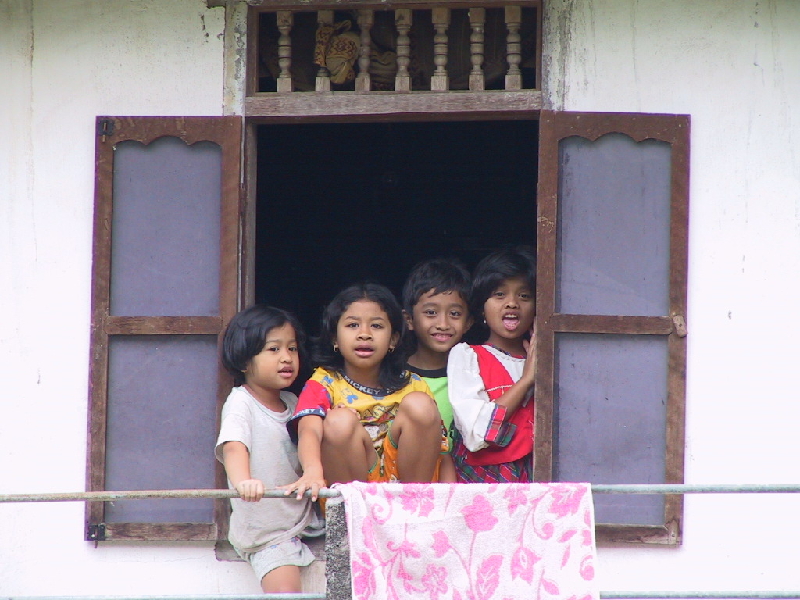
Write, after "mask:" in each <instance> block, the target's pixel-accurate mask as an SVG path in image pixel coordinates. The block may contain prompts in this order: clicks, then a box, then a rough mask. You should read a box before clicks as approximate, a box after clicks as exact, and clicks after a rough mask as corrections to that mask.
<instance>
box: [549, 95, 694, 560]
mask: <svg viewBox="0 0 800 600" xmlns="http://www.w3.org/2000/svg"><path fill="white" fill-rule="evenodd" d="M689 124H690V120H689V117H688V116H686V115H648V114H624V113H555V112H551V111H544V110H543V111H542V112H541V117H540V128H539V148H540V152H539V190H538V191H539V202H538V219H537V253H538V266H537V277H538V288H537V296H536V300H537V313H538V314H537V353H538V357H537V358H538V363H537V374H536V432H535V435H536V447H535V456H534V477H535V479H536V480H538V481H550V480H551V479H552V475H553V455H552V448H553V423H552V418H553V415H554V385H555V381H554V369H555V365H554V361H555V332H557V331H558V332H577V333H597V334H624V335H641V334H645V335H648V334H649V335H667V336H669V337H668V339H667V349H668V361H669V365H668V369H669V370H668V377H667V407H666V447H667V452H666V457H665V458H666V464H665V473H664V477H665V482H666V483H683V480H684V454H685V419H686V416H685V413H686V409H685V407H686V336H685V333H682V332H679V331H676V330H675V327H674V325H673V318H674V317H680V318H682V319H684V320H685V319H686V312H687V311H686V309H687V305H686V302H687V301H686V298H687V265H688V193H689ZM615 132H619V133H623V134H626V135H628V136H630V137H631V138H633V139H634V140H636V141H642V140H645V139H656V140H660V141H664V142H667V143H669V144H670V146H671V150H672V154H671V163H670V164H671V167H670V168H671V179H670V181H671V197H670V204H671V212H670V257H669V260H670V273H669V286H670V288H669V314H667V315H662V316H657V317H636V316H623V315H613V316H603V315H566V314H559V313H556V312H555V303H556V248H557V239H556V237H557V231H558V172H559V165H558V154H559V153H558V144H559V141H560V140H561V139H564V138H566V137H569V136H574V135H578V136H581V137H584V138H586V139H589V140H596V139H597V138H599V137H600V136H601V135H605V134H607V133H615ZM682 522H683V497H682V496H681V495H668V496H666V498H665V509H664V523H665V524H664V526H663V527H638V526H637V527H631V526H623V525H611V524H601V525H598V528H597V533H598V541H600V540H602V541H605V542H626V543H656V544H670V545H675V544H680V543H681V537H682Z"/></svg>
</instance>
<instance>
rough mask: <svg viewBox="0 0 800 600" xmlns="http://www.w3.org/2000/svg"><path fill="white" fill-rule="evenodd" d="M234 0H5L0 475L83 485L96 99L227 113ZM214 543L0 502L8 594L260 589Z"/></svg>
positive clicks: (63, 508)
mask: <svg viewBox="0 0 800 600" xmlns="http://www.w3.org/2000/svg"><path fill="white" fill-rule="evenodd" d="M224 14H225V13H224V9H222V8H217V9H208V8H207V7H206V2H205V0H169V1H168V2H164V1H162V0H114V1H113V2H105V1H104V2H97V1H90V0H0V73H2V75H0V107H2V110H0V257H2V259H0V314H2V315H3V318H2V319H0V381H2V385H1V386H0V400H2V406H3V416H2V417H0V473H2V476H0V490H1V491H2V492H4V493H34V492H47V491H77V490H82V489H84V465H85V460H86V453H85V439H86V405H87V375H88V369H87V366H88V357H89V351H88V347H89V346H88V344H89V337H88V335H89V292H90V267H91V239H92V205H93V194H94V138H93V131H94V119H95V116H96V115H104V114H109V115H221V114H223V106H222V105H223V40H222V34H223V28H224ZM248 569H249V567H247V565H245V564H244V563H229V562H218V561H217V560H216V559H215V557H214V550H213V547H212V545H211V544H183V545H178V546H175V545H166V544H105V545H101V546H100V547H99V548H94V547H93V546H92V545H91V544H88V543H86V542H84V541H83V505H82V504H81V503H65V504H28V505H9V504H4V505H0V594H18V595H19V594H24V595H55V594H59V595H95V594H117V595H119V594H127V593H131V594H162V593H163V594H170V593H174V594H177V593H215V592H218V593H222V592H224V593H236V592H241V593H255V592H258V589H259V588H258V586H257V585H255V583H254V578H253V577H252V574H251V573H250V572H249V570H248Z"/></svg>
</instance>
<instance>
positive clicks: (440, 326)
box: [405, 290, 472, 354]
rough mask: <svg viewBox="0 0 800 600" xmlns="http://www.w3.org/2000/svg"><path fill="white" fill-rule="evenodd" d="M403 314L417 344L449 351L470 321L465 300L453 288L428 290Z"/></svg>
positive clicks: (470, 323) (433, 350)
mask: <svg viewBox="0 0 800 600" xmlns="http://www.w3.org/2000/svg"><path fill="white" fill-rule="evenodd" d="M405 316H406V322H407V323H408V328H409V329H410V330H411V331H413V332H414V335H415V336H417V342H418V343H419V345H420V346H423V347H424V348H426V349H428V350H430V351H431V352H437V353H443V354H446V353H448V352H450V349H451V348H452V347H453V346H455V345H456V344H457V343H458V342H460V341H461V338H462V337H463V336H464V332H466V331H467V329H469V328H470V326H471V325H472V319H471V318H470V316H469V311H468V310H467V303H466V301H465V300H464V298H462V297H461V294H459V293H458V292H453V291H449V292H441V293H439V294H436V293H434V291H433V290H429V291H428V292H426V293H424V294H422V296H420V298H419V301H418V302H417V303H416V304H415V305H414V308H413V309H412V311H411V314H410V315H409V314H407V313H406V315H405Z"/></svg>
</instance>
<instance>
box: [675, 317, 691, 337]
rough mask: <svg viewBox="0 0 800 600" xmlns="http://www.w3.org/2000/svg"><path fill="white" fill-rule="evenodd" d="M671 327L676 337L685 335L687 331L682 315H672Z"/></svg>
mask: <svg viewBox="0 0 800 600" xmlns="http://www.w3.org/2000/svg"><path fill="white" fill-rule="evenodd" d="M672 328H673V329H672V330H673V331H674V332H675V335H677V336H678V337H681V338H684V337H686V335H687V333H688V332H687V331H686V319H685V318H684V317H683V315H672Z"/></svg>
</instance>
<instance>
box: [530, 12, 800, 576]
mask: <svg viewBox="0 0 800 600" xmlns="http://www.w3.org/2000/svg"><path fill="white" fill-rule="evenodd" d="M546 17H547V20H546V30H547V34H546V38H545V39H546V46H545V50H544V54H545V56H546V57H547V58H546V71H545V77H546V87H547V96H548V101H549V102H550V105H551V106H552V107H553V108H556V109H561V110H576V111H615V112H618V111H631V112H663V113H685V114H689V115H691V117H692V136H691V143H692V147H691V152H692V154H691V199H690V203H691V206H690V220H689V227H690V240H689V315H688V329H689V338H688V340H689V347H688V352H689V362H688V390H687V411H688V415H687V426H688V428H687V455H686V456H687V459H686V461H687V462H686V476H687V481H688V482H690V483H796V482H798V481H800V464H798V460H797V457H798V455H800V438H798V436H797V433H796V424H797V422H798V420H799V419H800V403H798V391H797V387H798V386H797V377H796V372H797V368H796V356H797V352H796V346H797V344H798V339H800V321H798V319H797V318H796V312H797V306H798V305H800V279H799V278H798V275H797V274H798V273H800V152H799V151H798V149H797V148H798V145H800V103H798V101H797V99H798V98H800V76H798V74H800V3H798V2H796V1H794V0H759V1H737V2H729V1H727V0H702V1H700V2H698V1H696V0H682V1H678V2H664V1H663V0H548V2H547V8H546ZM798 508H800V497H798V496H783V497H777V496H774V495H773V496H736V497H734V496H688V497H687V499H686V521H685V532H684V540H685V542H684V546H683V547H682V548H680V549H636V550H633V549H603V550H602V551H601V553H600V559H601V561H600V566H599V574H600V577H601V582H602V589H607V590H614V589H617V590H619V589H663V590H669V589H689V590H691V589H794V590H797V589H800V571H798V570H797V569H796V568H795V567H794V562H795V557H796V551H795V550H794V540H796V539H797V538H798V535H800V525H798V522H797V519H796V518H795V514H796V512H797V510H798Z"/></svg>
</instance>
